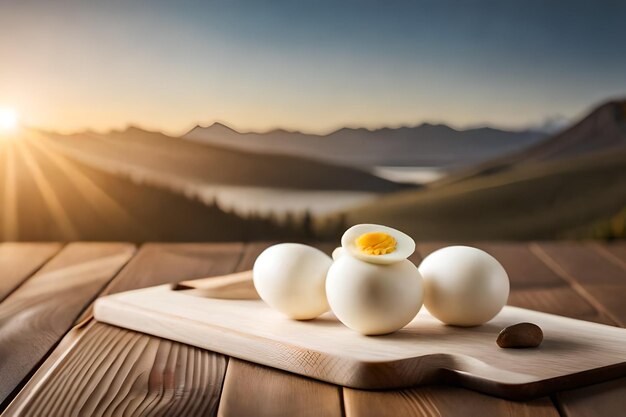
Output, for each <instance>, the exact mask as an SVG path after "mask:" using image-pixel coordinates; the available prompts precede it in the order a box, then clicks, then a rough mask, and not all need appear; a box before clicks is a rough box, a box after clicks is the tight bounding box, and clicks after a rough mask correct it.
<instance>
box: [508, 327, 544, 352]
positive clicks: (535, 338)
mask: <svg viewBox="0 0 626 417" xmlns="http://www.w3.org/2000/svg"><path fill="white" fill-rule="evenodd" d="M542 340H543V332H542V331H541V328H540V327H539V326H537V325H536V324H532V323H518V324H514V325H512V326H509V327H505V328H504V329H502V331H501V332H500V334H499V335H498V339H497V340H496V343H497V344H498V346H500V347H501V348H528V347H537V346H539V345H540V344H541V342H542Z"/></svg>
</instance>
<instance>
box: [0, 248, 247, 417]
mask: <svg viewBox="0 0 626 417" xmlns="http://www.w3.org/2000/svg"><path fill="white" fill-rule="evenodd" d="M242 247H243V245H241V244H225V245H222V244H149V245H145V246H143V247H142V248H141V249H140V250H139V252H138V254H137V255H136V256H135V257H134V258H133V259H132V260H131V262H129V263H128V264H127V265H126V267H125V268H124V269H123V270H122V271H121V272H120V273H119V274H118V275H117V276H116V277H115V279H114V280H113V281H112V282H111V285H109V286H108V287H107V290H106V291H107V292H116V291H121V290H125V289H129V288H137V287H138V286H150V285H157V284H161V283H165V282H176V281H179V280H183V279H186V278H198V277H202V276H206V275H209V274H211V273H215V274H225V273H228V272H232V270H233V269H235V266H236V264H237V262H238V260H239V258H240V256H241V249H242ZM226 364H227V358H226V357H224V356H222V355H219V354H216V353H212V352H207V351H204V350H201V349H197V348H192V347H189V346H186V345H183V344H181V343H176V342H171V341H167V340H164V339H159V338H155V337H151V336H147V335H144V334H140V333H134V332H129V331H127V330H123V329H120V328H118V327H113V326H107V325H103V324H99V323H98V324H94V322H93V321H92V320H91V319H90V317H89V316H88V317H86V319H85V320H84V321H83V322H81V323H80V324H79V325H78V326H76V327H75V328H74V329H73V330H72V332H70V334H69V335H68V337H66V338H65V339H63V341H62V342H61V344H60V345H59V349H57V350H55V351H54V352H53V354H52V355H51V356H50V360H49V361H46V362H45V363H44V364H43V366H42V367H41V368H40V369H39V371H37V373H36V374H35V375H34V376H33V378H32V379H31V380H30V381H29V383H28V384H27V385H26V386H25V387H24V389H23V390H22V392H20V394H19V395H18V396H17V397H16V399H15V401H13V403H11V405H10V406H9V407H8V408H7V410H6V411H5V414H3V416H4V415H8V416H38V415H41V414H39V412H40V411H41V410H49V409H53V410H55V412H56V411H58V412H59V414H53V413H52V414H48V413H46V415H93V416H100V415H121V413H122V411H121V410H125V414H123V415H128V416H135V415H137V416H139V415H141V416H190V417H191V416H212V415H215V414H216V412H217V401H218V399H219V395H220V393H221V387H222V382H223V378H224V374H225V370H226ZM79 375H81V377H80V378H79ZM63 381H65V382H63Z"/></svg>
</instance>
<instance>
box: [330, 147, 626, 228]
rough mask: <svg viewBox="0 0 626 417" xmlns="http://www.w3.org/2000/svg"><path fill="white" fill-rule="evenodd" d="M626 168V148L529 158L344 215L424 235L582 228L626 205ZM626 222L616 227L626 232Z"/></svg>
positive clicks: (346, 218) (391, 197)
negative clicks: (551, 158)
mask: <svg viewBox="0 0 626 417" xmlns="http://www.w3.org/2000/svg"><path fill="white" fill-rule="evenodd" d="M625 173H626V148H620V149H619V150H611V151H606V152H602V153H595V154H593V155H586V156H579V157H572V158H570V159H568V160H564V161H559V160H555V161H550V162H542V163H538V162H536V163H533V162H528V163H524V164H520V165H519V166H511V167H510V168H509V169H508V170H506V171H503V172H499V173H494V174H491V175H488V176H475V177H470V178H465V179H464V180H462V181H458V182H455V183H451V184H447V185H444V186H437V187H432V188H427V189H423V190H418V191H407V192H400V193H396V194H393V195H388V196H384V197H381V198H380V199H379V200H378V201H375V202H373V203H370V204H368V205H365V206H363V207H360V208H357V209H354V210H349V211H347V212H346V213H344V214H343V217H342V218H341V219H340V221H341V222H342V223H344V224H346V225H351V224H355V223H383V224H386V225H389V226H393V227H397V228H399V229H401V230H403V231H405V232H407V233H410V234H411V235H412V236H414V237H415V238H416V239H419V240H433V239H441V240H480V239H549V238H555V237H563V236H581V235H580V233H578V232H579V231H580V230H583V229H584V228H585V226H586V225H589V227H591V226H592V225H594V224H597V222H598V221H602V220H603V219H609V218H611V217H613V216H615V215H616V214H618V213H620V212H622V210H623V209H624V207H626V175H625ZM327 221H331V219H327ZM338 221H339V220H338ZM623 228H624V226H623V224H622V226H621V229H620V230H618V231H615V234H617V235H619V234H621V235H622V236H623V234H624V232H625V231H624V230H623ZM605 237H606V236H605Z"/></svg>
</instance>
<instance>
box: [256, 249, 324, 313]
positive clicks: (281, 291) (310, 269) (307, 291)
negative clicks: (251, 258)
mask: <svg viewBox="0 0 626 417" xmlns="http://www.w3.org/2000/svg"><path fill="white" fill-rule="evenodd" d="M331 264H332V259H331V258H330V257H329V256H328V255H326V254H325V253H324V252H322V251H320V250H318V249H316V248H313V247H311V246H306V245H301V244H299V243H281V244H278V245H274V246H271V247H269V248H267V249H266V250H264V251H263V253H261V254H260V255H259V257H258V258H257V259H256V261H255V263H254V268H253V271H252V276H253V280H254V287H255V288H256V290H257V292H258V293H259V296H260V297H261V299H263V301H265V302H266V303H267V304H268V305H269V306H270V307H272V308H274V309H276V310H278V311H280V312H281V313H283V314H285V315H287V316H288V317H290V318H292V319H296V320H310V319H314V318H315V317H317V316H319V315H320V314H322V313H324V312H326V311H328V309H329V306H328V302H327V301H326V289H325V281H326V273H327V272H328V268H330V265H331Z"/></svg>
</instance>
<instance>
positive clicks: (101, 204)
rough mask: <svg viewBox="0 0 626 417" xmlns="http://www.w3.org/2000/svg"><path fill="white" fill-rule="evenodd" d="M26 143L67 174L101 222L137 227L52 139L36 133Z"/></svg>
mask: <svg viewBox="0 0 626 417" xmlns="http://www.w3.org/2000/svg"><path fill="white" fill-rule="evenodd" d="M27 143H28V144H29V145H32V146H33V147H35V148H37V149H38V150H40V151H41V152H42V153H43V155H44V157H46V158H47V159H48V160H49V161H50V162H52V163H53V164H54V165H55V166H56V167H57V168H59V169H60V170H61V171H62V172H63V173H64V174H65V175H66V176H67V178H68V179H69V180H70V181H71V182H72V183H73V184H74V185H75V187H76V189H78V190H79V192H80V193H81V195H82V197H83V198H84V199H85V201H86V202H87V204H89V205H90V206H91V207H92V208H93V209H94V211H95V212H96V213H97V214H98V216H99V217H100V218H101V220H102V221H103V222H105V223H109V224H111V225H112V226H116V227H123V228H136V227H137V226H136V225H137V224H138V223H139V222H137V221H135V219H133V217H132V216H131V215H130V214H129V213H128V211H127V210H126V209H125V208H124V207H122V206H121V205H120V204H119V203H118V202H117V201H116V200H115V199H113V198H112V197H111V196H110V195H109V194H107V192H106V191H105V190H103V189H102V188H101V187H100V186H98V185H97V184H96V183H95V182H94V181H93V180H92V179H91V178H89V177H88V176H87V175H85V173H83V172H82V171H81V170H80V169H78V168H77V167H76V166H75V165H74V164H72V163H71V162H70V160H68V158H67V157H65V156H62V155H60V154H59V152H60V151H59V150H58V148H59V146H58V145H56V144H54V143H53V141H52V140H50V139H49V138H46V137H45V136H44V135H41V134H37V135H36V136H32V137H31V136H29V137H28V138H27Z"/></svg>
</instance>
